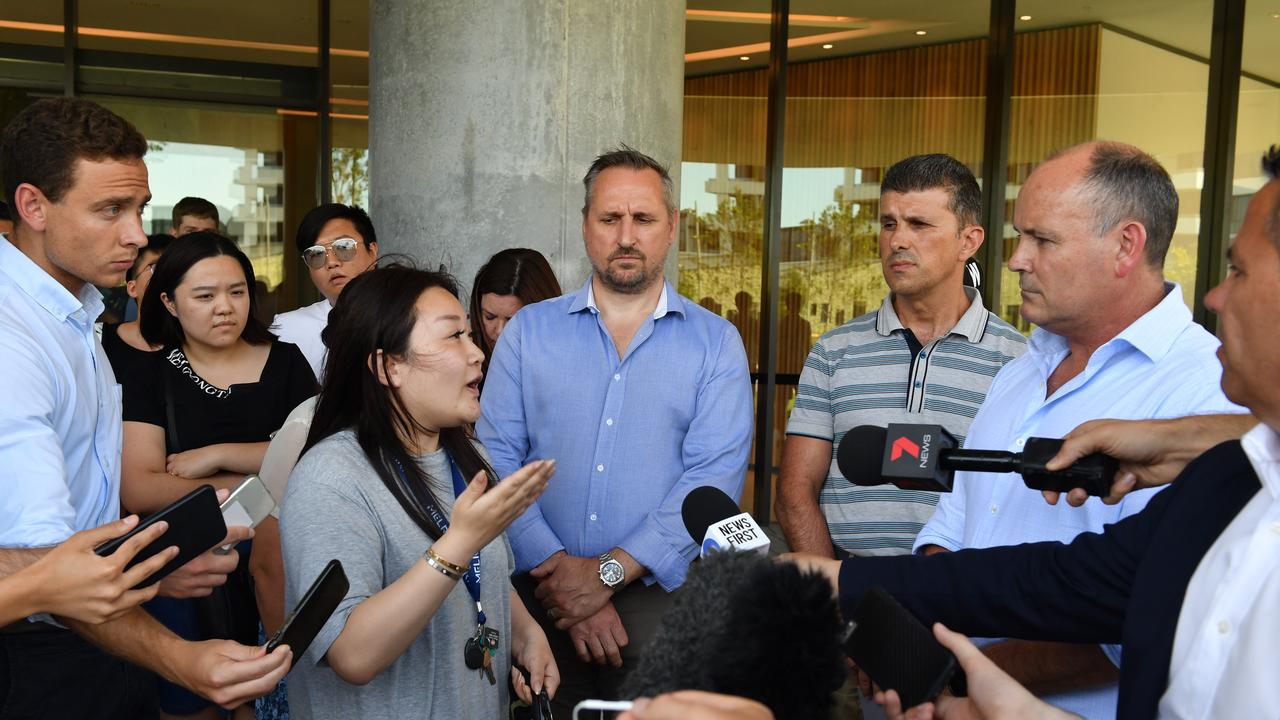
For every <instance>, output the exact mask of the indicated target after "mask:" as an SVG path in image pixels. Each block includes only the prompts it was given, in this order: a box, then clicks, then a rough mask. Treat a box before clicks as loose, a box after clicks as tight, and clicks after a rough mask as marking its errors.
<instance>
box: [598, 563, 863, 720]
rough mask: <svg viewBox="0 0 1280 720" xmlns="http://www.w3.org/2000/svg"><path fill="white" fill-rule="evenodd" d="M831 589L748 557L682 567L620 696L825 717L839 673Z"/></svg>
mask: <svg viewBox="0 0 1280 720" xmlns="http://www.w3.org/2000/svg"><path fill="white" fill-rule="evenodd" d="M843 637H844V632H843V623H842V622H841V620H840V613H839V609H838V608H837V607H836V601H835V599H834V598H833V597H832V592H831V582H830V581H829V580H827V579H826V578H825V577H824V576H822V575H820V574H818V573H812V572H805V571H802V570H801V569H800V567H799V566H797V565H794V564H792V563H786V562H775V561H773V560H772V559H771V558H767V557H762V556H760V555H757V554H755V553H743V552H718V553H713V554H712V555H710V556H708V557H706V558H703V559H702V560H699V561H698V562H696V563H693V564H692V565H690V566H689V574H688V576H687V577H686V579H685V582H684V584H683V585H682V586H681V587H680V591H679V592H677V593H674V594H673V595H672V597H671V606H670V607H669V608H668V609H667V610H665V611H664V612H663V614H662V622H661V624H659V626H658V630H657V632H656V633H655V635H654V637H653V639H652V640H651V641H650V642H649V644H648V645H647V646H645V649H644V652H643V653H642V654H641V656H640V660H639V661H638V663H637V664H636V665H635V666H634V667H633V668H632V670H631V672H630V673H629V674H628V675H627V678H626V680H625V681H624V684H623V687H622V688H621V691H620V693H619V695H620V696H621V697H624V698H634V697H640V696H644V697H653V696H655V695H660V694H662V693H668V692H675V691H676V690H705V691H708V692H717V693H726V694H729V695H738V696H741V697H746V698H751V699H753V700H757V701H759V702H761V703H764V705H765V706H767V707H768V708H769V709H770V710H772V711H773V714H774V717H776V718H777V720H813V718H825V717H828V716H829V715H830V713H831V704H832V693H833V692H835V690H836V689H837V688H839V687H840V683H841V682H842V681H843V680H844V678H845V677H846V675H847V671H846V670H845V668H844V662H843V660H842V656H843V654H844V653H843V651H842V650H841V644H840V643H841V640H842V639H843Z"/></svg>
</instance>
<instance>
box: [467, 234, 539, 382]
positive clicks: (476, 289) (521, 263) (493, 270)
mask: <svg viewBox="0 0 1280 720" xmlns="http://www.w3.org/2000/svg"><path fill="white" fill-rule="evenodd" d="M560 294H561V291H560V283H559V282H557V281H556V275H555V273H553V272H551V265H550V264H549V263H548V262H547V259H546V258H545V257H543V256H542V253H540V252H538V251H537V250H530V249H529V248H509V249H507V250H503V251H501V252H499V253H497V254H495V255H494V256H493V257H491V258H489V262H487V263H485V264H484V266H483V267H481V268H480V272H478V273H476V281H475V282H474V283H472V284H471V338H472V339H473V340H474V341H475V343H476V345H477V346H479V347H480V350H481V351H482V352H483V353H484V366H483V370H484V371H485V372H489V358H491V357H493V349H494V348H495V347H496V346H497V345H498V336H499V335H501V334H502V329H503V328H505V327H506V326H507V323H508V322H509V321H510V320H511V318H512V317H513V316H515V314H516V313H517V312H519V311H520V308H522V307H524V306H525V305H530V304H533V303H536V302H541V301H543V300H546V299H548V298H553V297H559V296H560Z"/></svg>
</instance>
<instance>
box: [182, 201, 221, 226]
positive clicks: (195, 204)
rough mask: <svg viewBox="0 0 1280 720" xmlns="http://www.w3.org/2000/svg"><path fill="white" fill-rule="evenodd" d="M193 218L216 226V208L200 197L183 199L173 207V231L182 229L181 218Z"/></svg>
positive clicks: (217, 221)
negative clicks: (209, 221) (211, 222)
mask: <svg viewBox="0 0 1280 720" xmlns="http://www.w3.org/2000/svg"><path fill="white" fill-rule="evenodd" d="M184 217H193V218H200V219H202V220H212V221H213V224H214V225H217V224H218V223H219V222H220V221H219V220H218V207H217V206H216V205H214V204H213V203H211V202H209V201H208V200H205V199H204V198H201V197H192V196H188V197H184V198H182V199H181V200H179V201H178V204H177V205H174V206H173V229H174V230H177V229H178V228H180V227H182V218H184Z"/></svg>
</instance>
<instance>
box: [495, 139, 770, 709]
mask: <svg viewBox="0 0 1280 720" xmlns="http://www.w3.org/2000/svg"><path fill="white" fill-rule="evenodd" d="M583 183H584V185H585V186H586V202H585V206H584V207H583V211H582V234H583V238H584V240H585V242H586V250H587V255H588V257H589V258H590V260H591V266H592V274H591V278H590V279H589V280H588V281H587V283H586V284H585V285H583V286H582V288H581V289H580V290H578V291H577V292H575V293H572V294H570V295H566V296H564V297H560V298H556V299H553V300H547V301H544V302H541V303H537V304H534V305H530V306H527V307H525V308H524V309H522V310H521V311H520V312H519V313H518V314H517V315H516V316H515V317H514V318H513V319H512V320H511V322H510V323H509V324H508V325H507V327H506V329H505V330H504V331H503V333H502V336H501V337H500V338H499V340H498V345H497V347H496V348H495V350H494V355H493V360H492V361H491V363H490V367H489V376H488V378H487V379H486V381H485V388H484V394H483V396H482V398H481V406H482V409H483V414H482V417H481V419H480V422H479V423H478V425H477V429H478V432H479V435H480V439H481V440H482V441H483V443H484V445H485V447H486V448H487V450H488V451H489V454H490V457H491V458H492V460H493V466H494V469H495V470H496V471H497V472H498V475H499V476H500V477H501V476H505V475H507V474H508V473H510V472H512V471H514V470H515V469H516V468H519V467H520V466H522V465H524V464H525V463H526V462H528V461H529V460H530V459H533V458H554V459H555V460H556V465H557V471H556V477H555V479H554V481H553V482H552V483H551V485H550V486H549V487H548V488H547V491H546V493H544V494H543V496H542V497H541V498H539V500H538V502H537V503H536V504H535V505H533V506H532V507H531V508H530V509H529V510H528V511H527V512H526V513H525V514H524V515H523V516H522V517H520V518H519V519H518V520H516V522H515V523H513V524H512V526H511V528H510V529H509V530H508V537H509V538H510V540H511V547H512V550H513V551H514V553H515V559H516V571H517V572H518V573H529V576H528V577H527V578H525V582H524V585H525V587H524V591H523V592H522V595H523V596H524V598H525V601H526V604H529V605H530V610H531V611H532V612H533V615H534V617H536V618H539V619H540V621H541V622H543V623H544V628H545V629H546V630H547V635H548V639H549V640H550V641H551V647H552V651H553V652H555V654H556V662H557V664H558V665H559V667H560V671H561V674H562V679H561V684H560V688H559V691H558V692H557V695H556V697H555V701H556V705H557V706H558V709H559V710H561V711H563V712H564V713H565V716H566V717H568V715H569V712H570V710H571V708H572V707H573V705H574V704H575V703H576V702H577V700H579V699H581V698H583V697H615V696H616V692H617V689H618V686H619V684H620V683H621V680H622V674H623V673H624V672H625V671H626V670H627V669H628V668H629V667H631V666H632V665H634V661H635V658H636V657H637V653H638V652H640V651H641V650H642V648H643V645H644V644H645V643H646V642H647V640H648V638H649V636H650V635H651V633H652V631H653V630H654V629H655V628H656V626H657V624H658V623H659V622H660V620H661V613H662V611H663V609H664V608H665V607H666V605H667V601H668V598H667V593H669V592H670V591H672V590H675V589H676V588H678V587H679V586H680V585H681V583H683V582H684V577H685V572H686V570H687V569H688V565H689V562H690V561H691V560H693V558H694V557H695V556H696V554H697V551H698V546H697V545H696V544H695V543H694V542H693V541H692V540H691V539H690V538H689V535H688V532H687V531H686V530H685V528H684V525H683V522H682V520H681V514H680V509H681V504H682V503H683V501H684V498H685V496H686V495H687V494H688V493H689V491H690V490H692V489H694V488H696V487H699V486H702V485H712V486H715V487H718V488H720V489H721V490H723V491H724V492H725V493H727V494H728V495H729V496H731V497H733V498H735V499H738V498H739V497H740V496H741V493H742V486H743V481H744V477H745V473H746V466H747V454H748V452H749V449H750V445H751V430H752V421H751V384H750V379H749V375H748V371H747V361H746V354H745V352H744V351H743V346H742V340H741V338H740V337H739V335H738V333H737V331H736V330H734V328H733V326H732V325H731V324H729V323H728V322H727V321H725V320H723V319H721V318H720V317H718V316H716V315H714V314H712V313H710V312H709V311H707V310H705V309H703V308H702V307H700V306H698V305H697V304H695V303H693V302H691V301H690V300H688V299H686V298H684V297H682V296H680V295H679V294H677V293H676V291H675V290H674V289H673V288H672V287H671V286H670V285H669V284H667V283H666V282H665V281H664V279H663V272H662V268H663V262H664V260H665V259H666V256H667V252H668V250H669V249H670V248H671V245H672V243H673V241H674V240H675V233H676V218H677V208H676V206H675V204H674V199H673V197H672V184H671V179H670V177H669V176H668V174H667V171H666V169H665V168H663V167H662V166H661V165H660V164H658V163H657V162H656V161H654V160H653V159H652V158H649V157H647V156H645V155H643V154H641V153H639V152H636V151H634V150H631V149H626V148H624V149H622V150H617V151H613V152H610V153H606V154H605V155H602V156H600V157H599V158H597V159H596V161H595V162H594V163H593V164H592V166H591V169H590V170H589V171H588V172H587V175H586V177H585V178H584V179H583ZM535 583H536V586H537V587H536V590H535V589H534V588H533V585H534V584H535ZM560 631H567V636H566V633H565V632H560ZM610 666H611V667H610ZM557 714H559V713H557Z"/></svg>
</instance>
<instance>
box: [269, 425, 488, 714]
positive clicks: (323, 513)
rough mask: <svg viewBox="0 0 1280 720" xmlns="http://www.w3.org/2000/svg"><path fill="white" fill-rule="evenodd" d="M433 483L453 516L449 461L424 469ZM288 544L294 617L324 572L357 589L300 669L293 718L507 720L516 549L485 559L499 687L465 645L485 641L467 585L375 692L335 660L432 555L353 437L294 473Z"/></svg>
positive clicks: (381, 676)
mask: <svg viewBox="0 0 1280 720" xmlns="http://www.w3.org/2000/svg"><path fill="white" fill-rule="evenodd" d="M419 462H420V463H421V467H422V469H423V470H425V471H426V472H427V474H428V475H430V476H431V478H432V479H433V481H432V483H431V492H432V494H433V495H434V496H435V497H436V498H437V500H438V501H439V502H440V504H441V506H442V507H443V509H444V511H445V512H446V513H451V512H452V509H453V484H452V480H451V475H450V472H449V465H448V459H447V455H446V454H445V452H444V451H443V450H440V451H437V452H434V453H431V454H428V455H425V456H423V457H422V458H420V459H419ZM283 504H284V510H283V512H282V517H281V519H280V535H281V542H282V544H283V548H284V549H283V552H284V567H285V579H286V582H285V607H288V608H292V607H293V606H294V605H295V604H296V603H297V602H298V599H299V598H300V597H302V595H303V593H305V592H306V591H307V588H308V587H310V585H311V582H312V581H313V580H314V579H315V578H316V576H317V575H319V574H320V571H321V570H322V569H323V568H324V566H325V564H326V563H328V562H329V560H331V559H333V558H337V559H338V560H339V561H341V562H342V567H343V569H344V570H345V571H346V574H347V578H348V580H350V582H351V589H350V590H349V591H348V592H347V596H346V598H344V599H343V601H342V603H341V604H340V605H339V606H338V609H337V611H336V612H334V614H333V616H332V617H331V618H329V622H327V623H326V624H325V626H324V628H323V629H322V630H321V631H320V634H319V635H317V636H316V639H315V641H314V642H313V643H312V644H311V647H310V648H309V649H308V650H307V653H306V655H305V656H303V657H300V658H295V659H294V669H293V671H292V673H291V674H290V676H289V710H290V713H291V714H292V715H293V716H294V717H295V718H301V719H303V720H306V719H307V718H334V719H335V720H336V719H338V718H341V719H342V720H346V719H347V718H364V719H365V720H379V719H381V718H388V719H390V718H409V717H419V718H433V719H435V718H476V719H477V720H479V719H483V720H489V719H490V718H500V717H505V716H506V713H507V710H506V707H507V705H508V698H507V679H508V677H509V676H510V668H511V645H510V640H511V606H510V597H511V596H510V589H511V583H510V581H509V577H510V575H511V569H512V557H511V548H510V546H509V545H508V544H507V539H506V536H505V535H500V536H498V538H497V539H496V540H494V541H493V542H491V543H489V544H488V545H487V546H485V548H484V550H483V551H482V552H481V555H480V558H481V573H482V576H481V579H482V583H481V601H482V602H483V604H484V610H485V614H486V615H487V616H488V623H489V627H492V628H495V629H497V630H499V631H500V632H501V634H502V635H501V641H500V645H499V648H498V653H497V655H496V656H495V657H494V664H493V670H494V675H495V677H496V678H497V681H498V684H497V685H490V684H489V681H488V680H487V679H486V678H485V676H484V675H483V674H482V673H481V672H479V671H477V670H469V669H467V667H466V665H465V664H464V663H463V659H462V651H463V644H464V643H465V642H466V640H467V638H469V637H471V636H472V635H474V634H475V630H476V607H475V603H474V602H472V600H471V595H470V594H468V592H467V588H466V586H465V585H464V584H463V583H462V582H461V581H459V582H458V583H457V586H456V587H454V589H453V591H452V592H450V593H449V596H448V597H447V598H445V601H444V604H443V605H441V607H440V609H438V610H437V611H436V613H435V615H434V616H432V618H431V621H430V622H429V623H428V624H427V627H426V629H424V630H423V631H422V634H421V635H419V636H418V637H417V639H415V640H414V641H413V644H412V645H410V646H409V649H408V650H406V651H405V653H404V654H403V655H401V656H400V657H399V658H398V659H397V660H396V661H395V662H393V663H392V664H391V665H390V666H389V667H388V668H387V669H385V670H383V671H382V672H380V673H378V675H377V676H376V677H374V678H373V680H372V681H370V682H369V684H367V685H364V686H359V685H352V684H350V683H348V682H345V681H344V680H342V679H341V678H339V677H338V676H337V674H336V673H334V671H333V670H332V668H330V667H329V664H328V662H326V661H325V660H324V655H325V653H326V652H327V651H328V650H329V647H330V646H331V645H332V644H333V641H334V640H336V639H337V637H338V635H339V634H340V633H341V632H342V629H343V627H344V626H345V625H346V622H347V617H348V616H349V615H350V614H351V612H352V611H353V610H354V609H355V608H356V606H357V605H359V604H360V603H361V602H363V601H364V600H365V599H366V598H369V597H371V596H372V595H373V594H374V593H377V592H378V591H379V590H381V589H383V588H385V587H386V586H388V585H390V584H391V583H392V582H394V581H396V580H397V579H399V578H400V577H401V576H402V575H404V574H405V573H406V572H408V570H409V568H410V567H412V566H413V564H414V563H416V562H422V553H423V551H425V550H426V549H427V547H428V546H429V545H430V544H431V538H430V536H429V535H427V534H426V533H425V532H423V530H422V529H421V528H419V527H418V525H417V524H416V523H414V522H413V520H412V519H410V517H409V515H408V514H407V513H405V511H404V509H403V508H401V507H400V504H399V503H398V502H397V501H396V499H395V497H394V496H393V495H392V494H391V492H390V491H388V490H387V488H386V486H385V485H383V483H382V480H381V479H379V478H378V476H377V474H376V473H375V472H374V470H373V467H372V466H371V465H370V464H369V462H368V461H367V460H366V459H365V455H364V451H363V450H361V449H360V446H359V444H358V443H357V442H356V439H355V434H354V433H353V432H351V431H345V432H341V433H338V434H336V435H334V436H332V437H329V438H326V439H325V440H324V441H323V442H321V443H319V444H317V445H316V446H315V447H314V448H312V449H311V450H310V451H308V452H307V453H306V454H305V455H304V456H303V457H302V459H301V460H300V461H298V464H297V466H296V467H295V468H294V471H293V474H292V475H291V476H290V480H289V485H288V489H287V490H286V492H285V496H284V503H283Z"/></svg>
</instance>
